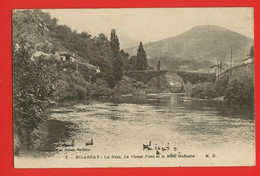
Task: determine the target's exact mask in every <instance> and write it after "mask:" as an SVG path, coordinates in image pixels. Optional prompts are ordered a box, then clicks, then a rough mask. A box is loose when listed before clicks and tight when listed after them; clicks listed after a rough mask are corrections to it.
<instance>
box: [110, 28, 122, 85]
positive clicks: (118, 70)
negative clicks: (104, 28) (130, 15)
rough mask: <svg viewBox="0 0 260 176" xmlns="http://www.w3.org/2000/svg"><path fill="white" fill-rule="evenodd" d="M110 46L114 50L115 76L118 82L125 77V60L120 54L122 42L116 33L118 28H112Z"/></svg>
mask: <svg viewBox="0 0 260 176" xmlns="http://www.w3.org/2000/svg"><path fill="white" fill-rule="evenodd" d="M110 47H111V50H112V52H113V56H114V60H113V76H114V80H115V81H116V83H118V82H119V81H120V80H121V79H122V77H123V60H122V58H121V57H120V55H119V50H120V43H119V39H118V37H117V35H116V30H115V29H112V30H111V37H110Z"/></svg>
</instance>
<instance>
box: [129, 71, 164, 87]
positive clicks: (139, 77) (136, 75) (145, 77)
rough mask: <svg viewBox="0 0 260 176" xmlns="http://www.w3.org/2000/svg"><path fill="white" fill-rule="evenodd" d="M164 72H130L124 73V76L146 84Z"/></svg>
mask: <svg viewBox="0 0 260 176" xmlns="http://www.w3.org/2000/svg"><path fill="white" fill-rule="evenodd" d="M166 72H167V71H166V70H131V71H124V75H125V76H128V77H130V78H132V79H134V80H136V81H139V82H142V83H144V84H147V83H148V82H149V81H150V80H151V79H152V78H154V77H158V76H162V75H164V74H165V73H166Z"/></svg>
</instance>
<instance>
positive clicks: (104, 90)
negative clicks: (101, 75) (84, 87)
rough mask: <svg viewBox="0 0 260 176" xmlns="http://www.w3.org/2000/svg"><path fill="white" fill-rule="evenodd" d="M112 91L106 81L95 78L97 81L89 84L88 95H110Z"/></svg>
mask: <svg viewBox="0 0 260 176" xmlns="http://www.w3.org/2000/svg"><path fill="white" fill-rule="evenodd" d="M113 93H114V91H113V89H111V88H110V87H109V85H108V84H107V82H106V81H104V80H102V79H97V81H96V82H95V83H94V84H92V85H91V86H90V95H93V96H96V97H99V96H111V95H113Z"/></svg>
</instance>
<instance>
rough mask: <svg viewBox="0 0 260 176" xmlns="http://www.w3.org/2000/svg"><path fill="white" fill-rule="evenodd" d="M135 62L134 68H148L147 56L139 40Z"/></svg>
mask: <svg viewBox="0 0 260 176" xmlns="http://www.w3.org/2000/svg"><path fill="white" fill-rule="evenodd" d="M136 57H137V62H136V69H137V70H146V69H147V68H148V63H147V56H146V52H145V50H144V47H143V43H142V42H140V45H139V47H138V49H137V56H136Z"/></svg>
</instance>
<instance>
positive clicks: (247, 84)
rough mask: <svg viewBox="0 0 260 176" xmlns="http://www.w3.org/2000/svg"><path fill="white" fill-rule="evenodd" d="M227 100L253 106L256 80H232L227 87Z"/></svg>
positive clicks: (244, 78)
mask: <svg viewBox="0 0 260 176" xmlns="http://www.w3.org/2000/svg"><path fill="white" fill-rule="evenodd" d="M225 98H226V99H228V100H235V101H238V102H241V103H246V104H253V103H254V80H253V79H252V78H250V77H247V76H244V77H241V78H239V79H238V78H233V79H231V80H230V81H229V83H228V85H227V91H226V95H225Z"/></svg>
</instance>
